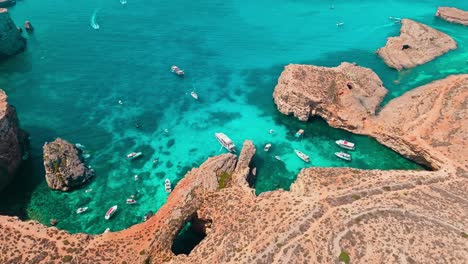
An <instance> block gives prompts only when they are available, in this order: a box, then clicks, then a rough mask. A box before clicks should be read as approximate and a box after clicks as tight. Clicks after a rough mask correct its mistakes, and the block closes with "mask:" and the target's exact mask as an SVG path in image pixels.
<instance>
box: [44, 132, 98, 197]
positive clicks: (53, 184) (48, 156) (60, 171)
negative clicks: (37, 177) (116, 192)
mask: <svg viewBox="0 0 468 264" xmlns="http://www.w3.org/2000/svg"><path fill="white" fill-rule="evenodd" d="M43 151H44V155H43V156H44V167H45V171H46V175H45V177H46V181H47V185H49V188H51V189H55V190H61V191H69V190H71V189H73V188H75V187H78V186H80V185H81V184H83V183H85V182H86V181H87V180H88V179H89V178H91V177H92V176H94V171H93V170H92V169H89V168H88V167H86V165H85V164H84V161H83V158H82V157H81V150H80V149H78V148H76V147H75V146H74V145H73V144H70V143H69V142H67V141H65V140H63V139H61V138H57V139H56V140H55V141H53V142H50V143H46V144H44V147H43Z"/></svg>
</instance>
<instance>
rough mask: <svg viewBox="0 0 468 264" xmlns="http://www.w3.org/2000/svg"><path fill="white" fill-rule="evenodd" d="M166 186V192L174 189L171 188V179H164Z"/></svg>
mask: <svg viewBox="0 0 468 264" xmlns="http://www.w3.org/2000/svg"><path fill="white" fill-rule="evenodd" d="M164 187H165V188H166V192H168V193H170V192H171V191H172V189H171V181H170V180H169V179H166V180H165V181H164Z"/></svg>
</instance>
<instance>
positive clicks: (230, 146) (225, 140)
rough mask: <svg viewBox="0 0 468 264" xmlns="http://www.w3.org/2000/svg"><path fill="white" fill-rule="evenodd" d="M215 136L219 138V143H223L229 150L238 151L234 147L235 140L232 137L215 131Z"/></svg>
mask: <svg viewBox="0 0 468 264" xmlns="http://www.w3.org/2000/svg"><path fill="white" fill-rule="evenodd" d="M215 137H216V139H218V141H219V144H221V145H222V146H223V147H224V148H225V149H227V150H228V151H229V152H236V150H235V149H234V147H235V145H234V142H233V141H232V140H231V139H230V138H228V136H226V135H225V134H223V133H215Z"/></svg>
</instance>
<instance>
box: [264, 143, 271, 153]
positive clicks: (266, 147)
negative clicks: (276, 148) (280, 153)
mask: <svg viewBox="0 0 468 264" xmlns="http://www.w3.org/2000/svg"><path fill="white" fill-rule="evenodd" d="M270 148H271V144H270V143H268V144H266V145H265V147H264V148H263V150H264V151H269V150H270Z"/></svg>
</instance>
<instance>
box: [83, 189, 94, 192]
mask: <svg viewBox="0 0 468 264" xmlns="http://www.w3.org/2000/svg"><path fill="white" fill-rule="evenodd" d="M92 191H93V189H88V190H86V191H84V192H85V193H89V192H92Z"/></svg>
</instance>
